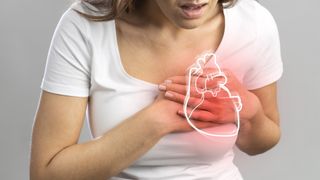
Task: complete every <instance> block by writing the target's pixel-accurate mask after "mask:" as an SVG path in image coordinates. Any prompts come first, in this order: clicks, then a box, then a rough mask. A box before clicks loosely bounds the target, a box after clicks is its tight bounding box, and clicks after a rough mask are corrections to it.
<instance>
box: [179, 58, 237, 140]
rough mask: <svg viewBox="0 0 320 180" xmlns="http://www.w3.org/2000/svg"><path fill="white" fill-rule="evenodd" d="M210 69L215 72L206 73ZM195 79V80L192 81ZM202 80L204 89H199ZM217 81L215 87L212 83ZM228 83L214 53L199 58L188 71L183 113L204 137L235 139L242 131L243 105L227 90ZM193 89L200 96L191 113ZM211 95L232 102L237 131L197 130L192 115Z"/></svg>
mask: <svg viewBox="0 0 320 180" xmlns="http://www.w3.org/2000/svg"><path fill="white" fill-rule="evenodd" d="M206 67H210V68H212V69H214V71H213V72H205V68H206ZM192 79H193V80H192ZM200 79H201V80H202V84H203V86H202V87H199V86H198V85H199V84H200V83H199V82H198V81H200ZM212 81H215V82H217V83H215V85H214V86H213V85H212V84H213V83H210V82H212ZM227 83H228V78H227V76H226V75H225V73H224V72H223V71H222V70H221V68H220V66H219V65H218V63H217V59H216V55H215V54H214V53H205V54H203V55H202V56H200V57H199V58H197V60H196V62H195V63H194V64H193V65H192V66H191V67H190V68H189V69H188V76H187V88H188V89H187V93H186V96H185V99H184V104H183V111H184V115H185V117H186V119H187V121H188V123H189V125H190V126H191V127H192V128H194V129H195V130H196V131H198V132H199V133H200V134H202V135H204V136H213V137H233V136H237V135H238V132H239V129H240V115H239V114H240V111H241V109H242V103H241V98H240V96H237V95H232V94H231V92H230V90H229V89H228V88H227V86H226V84H227ZM191 89H194V90H195V92H196V93H198V95H199V96H200V101H199V103H198V104H197V105H196V106H194V107H192V109H191V111H190V109H188V108H190V107H188V103H189V100H190V96H191ZM208 94H209V95H211V96H212V97H218V98H220V99H228V100H231V102H232V105H233V109H234V116H235V117H234V124H235V125H236V129H233V130H232V131H228V130H227V131H225V132H221V131H218V132H207V131H205V130H204V129H199V128H197V127H196V126H195V125H194V124H193V123H192V119H191V117H192V113H193V112H194V111H195V110H197V108H198V107H199V106H201V104H202V103H203V102H204V101H205V98H206V97H207V96H208Z"/></svg>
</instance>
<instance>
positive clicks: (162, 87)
mask: <svg viewBox="0 0 320 180" xmlns="http://www.w3.org/2000/svg"><path fill="white" fill-rule="evenodd" d="M159 89H160V90H162V91H165V90H166V89H167V87H166V86H165V85H164V84H160V85H159Z"/></svg>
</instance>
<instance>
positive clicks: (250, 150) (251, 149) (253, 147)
mask: <svg viewBox="0 0 320 180" xmlns="http://www.w3.org/2000/svg"><path fill="white" fill-rule="evenodd" d="M280 138H281V133H280V131H278V132H277V133H274V134H273V136H270V137H269V138H266V139H264V140H262V141H258V142H246V141H238V142H237V146H238V148H239V149H240V150H241V151H242V152H244V153H246V154H247V155H249V156H256V155H259V154H262V153H265V152H267V151H269V150H270V149H272V148H274V147H275V146H276V145H277V144H278V143H279V142H280Z"/></svg>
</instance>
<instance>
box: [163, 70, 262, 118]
mask: <svg viewBox="0 0 320 180" xmlns="http://www.w3.org/2000/svg"><path fill="white" fill-rule="evenodd" d="M215 71H216V70H215V69H213V68H206V69H204V73H203V75H202V76H201V77H198V78H197V77H196V76H193V77H192V78H191V83H190V84H191V85H190V87H189V86H188V81H187V80H188V77H187V76H175V77H170V78H168V79H167V80H166V81H165V82H164V83H163V84H161V85H159V89H160V90H162V91H163V92H164V93H165V97H166V98H167V99H169V100H171V101H174V102H177V103H179V104H183V103H184V101H185V98H186V95H187V91H188V88H190V98H189V101H188V114H190V112H191V110H193V109H194V108H196V109H195V110H194V111H193V112H192V114H191V117H190V118H191V119H193V120H198V121H205V122H214V123H218V124H219V123H233V122H235V110H236V109H235V108H241V106H240V105H241V104H242V109H241V111H240V118H241V120H242V121H246V120H249V119H251V118H253V117H254V116H255V115H256V114H257V112H258V110H259V109H260V108H261V105H260V102H259V99H258V98H257V97H256V96H255V95H254V94H253V93H251V92H249V91H248V90H247V89H246V88H245V87H244V86H243V85H242V84H241V83H240V82H239V81H238V80H237V79H236V77H235V76H234V75H233V73H232V72H230V71H229V70H223V72H224V75H225V76H219V77H215V78H213V79H210V78H209V79H208V78H207V76H206V75H207V74H210V72H215ZM225 78H226V79H225ZM219 85H220V86H221V85H223V86H224V87H226V88H227V89H228V90H229V92H230V93H231V97H230V94H228V92H227V91H226V90H225V89H224V88H219ZM199 89H200V91H201V90H203V89H207V90H211V91H210V92H211V93H210V92H209V91H208V92H206V93H203V97H204V99H203V102H202V100H201V97H202V94H201V93H199ZM215 93H216V94H215ZM236 96H239V97H240V98H241V102H239V101H238V100H239V99H237V98H235V97H236ZM234 105H236V107H235V106H234ZM238 110H240V109H238ZM178 114H180V115H181V116H184V113H183V109H182V107H180V109H178Z"/></svg>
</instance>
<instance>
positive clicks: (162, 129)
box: [144, 101, 174, 137]
mask: <svg viewBox="0 0 320 180" xmlns="http://www.w3.org/2000/svg"><path fill="white" fill-rule="evenodd" d="M159 103H161V102H160V101H159V102H155V103H154V104H153V105H151V106H149V107H148V108H146V109H145V112H144V113H145V118H144V119H145V122H146V123H147V124H148V125H149V126H150V127H151V128H153V129H154V131H155V132H156V133H157V134H158V135H159V136H161V137H162V136H165V135H167V134H169V133H171V132H172V131H174V129H173V126H170V125H169V124H167V123H166V122H167V121H164V119H163V118H161V117H162V116H161V114H160V115H159V114H158V111H159V105H160V104H159ZM158 104H159V105H158Z"/></svg>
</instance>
